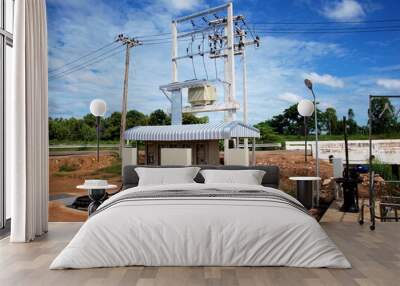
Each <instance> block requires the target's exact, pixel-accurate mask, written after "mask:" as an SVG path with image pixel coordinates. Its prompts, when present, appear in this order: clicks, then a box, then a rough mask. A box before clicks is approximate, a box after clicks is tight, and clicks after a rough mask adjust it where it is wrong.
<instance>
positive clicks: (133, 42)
mask: <svg viewBox="0 0 400 286" xmlns="http://www.w3.org/2000/svg"><path fill="white" fill-rule="evenodd" d="M117 41H119V42H122V44H123V45H125V46H126V53H125V77H124V90H123V94H122V111H121V125H120V133H119V141H120V145H119V156H120V157H122V150H123V148H124V146H125V138H124V132H125V129H126V112H127V106H128V80H129V61H130V49H131V48H132V47H135V46H138V45H141V42H139V41H138V40H135V39H134V38H128V37H126V36H124V35H123V34H120V35H118V37H117Z"/></svg>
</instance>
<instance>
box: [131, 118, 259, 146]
mask: <svg viewBox="0 0 400 286" xmlns="http://www.w3.org/2000/svg"><path fill="white" fill-rule="evenodd" d="M124 136H125V139H126V140H134V141H191V140H218V139H229V138H236V137H245V138H246V137H247V138H252V137H255V138H259V137H260V131H258V129H256V128H254V127H251V126H248V125H246V124H244V123H242V122H239V121H232V122H214V123H206V124H188V125H166V126H137V127H133V128H131V129H128V130H126V131H125V134H124Z"/></svg>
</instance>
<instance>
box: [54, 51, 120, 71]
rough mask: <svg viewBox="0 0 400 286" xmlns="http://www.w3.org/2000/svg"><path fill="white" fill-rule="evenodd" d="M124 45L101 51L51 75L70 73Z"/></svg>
mask: <svg viewBox="0 0 400 286" xmlns="http://www.w3.org/2000/svg"><path fill="white" fill-rule="evenodd" d="M122 46H123V45H119V46H117V47H114V48H113V49H111V50H108V51H105V52H103V53H101V54H99V55H97V56H95V57H94V58H90V59H88V60H85V61H84V62H82V63H79V64H78V65H75V66H72V67H69V68H67V69H66V70H63V71H60V72H58V73H55V74H52V75H51V77H57V76H59V75H62V74H64V73H68V72H69V71H71V70H75V69H76V68H79V67H80V66H83V65H86V64H88V63H90V62H91V61H93V60H96V59H98V58H101V57H102V56H105V55H107V54H108V53H110V52H112V51H114V50H117V49H119V48H121V47H122Z"/></svg>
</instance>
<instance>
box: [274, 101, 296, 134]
mask: <svg viewBox="0 0 400 286" xmlns="http://www.w3.org/2000/svg"><path fill="white" fill-rule="evenodd" d="M268 123H269V125H270V126H271V128H272V129H273V131H275V132H277V133H279V134H285V135H296V134H300V133H301V128H302V124H303V118H302V117H301V116H300V114H299V113H298V111H297V104H294V105H292V106H290V107H289V108H287V109H285V110H284V111H283V113H282V114H279V115H276V116H274V117H272V119H271V120H270V121H269V122H268Z"/></svg>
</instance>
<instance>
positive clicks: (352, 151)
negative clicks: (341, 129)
mask: <svg viewBox="0 0 400 286" xmlns="http://www.w3.org/2000/svg"><path fill="white" fill-rule="evenodd" d="M308 143H309V144H310V145H311V149H312V154H313V157H315V142H314V141H310V142H308ZM285 144H286V150H301V151H304V141H287V142H285ZM318 146H319V157H320V159H323V160H329V156H330V155H333V156H334V157H335V158H342V159H343V160H344V159H345V150H344V140H337V141H318ZM348 146H349V160H350V163H353V164H362V163H367V162H368V157H369V142H368V140H350V141H349V142H348ZM372 154H373V155H374V156H375V158H376V159H378V160H379V161H382V162H384V163H387V164H400V139H391V140H373V141H372Z"/></svg>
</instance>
